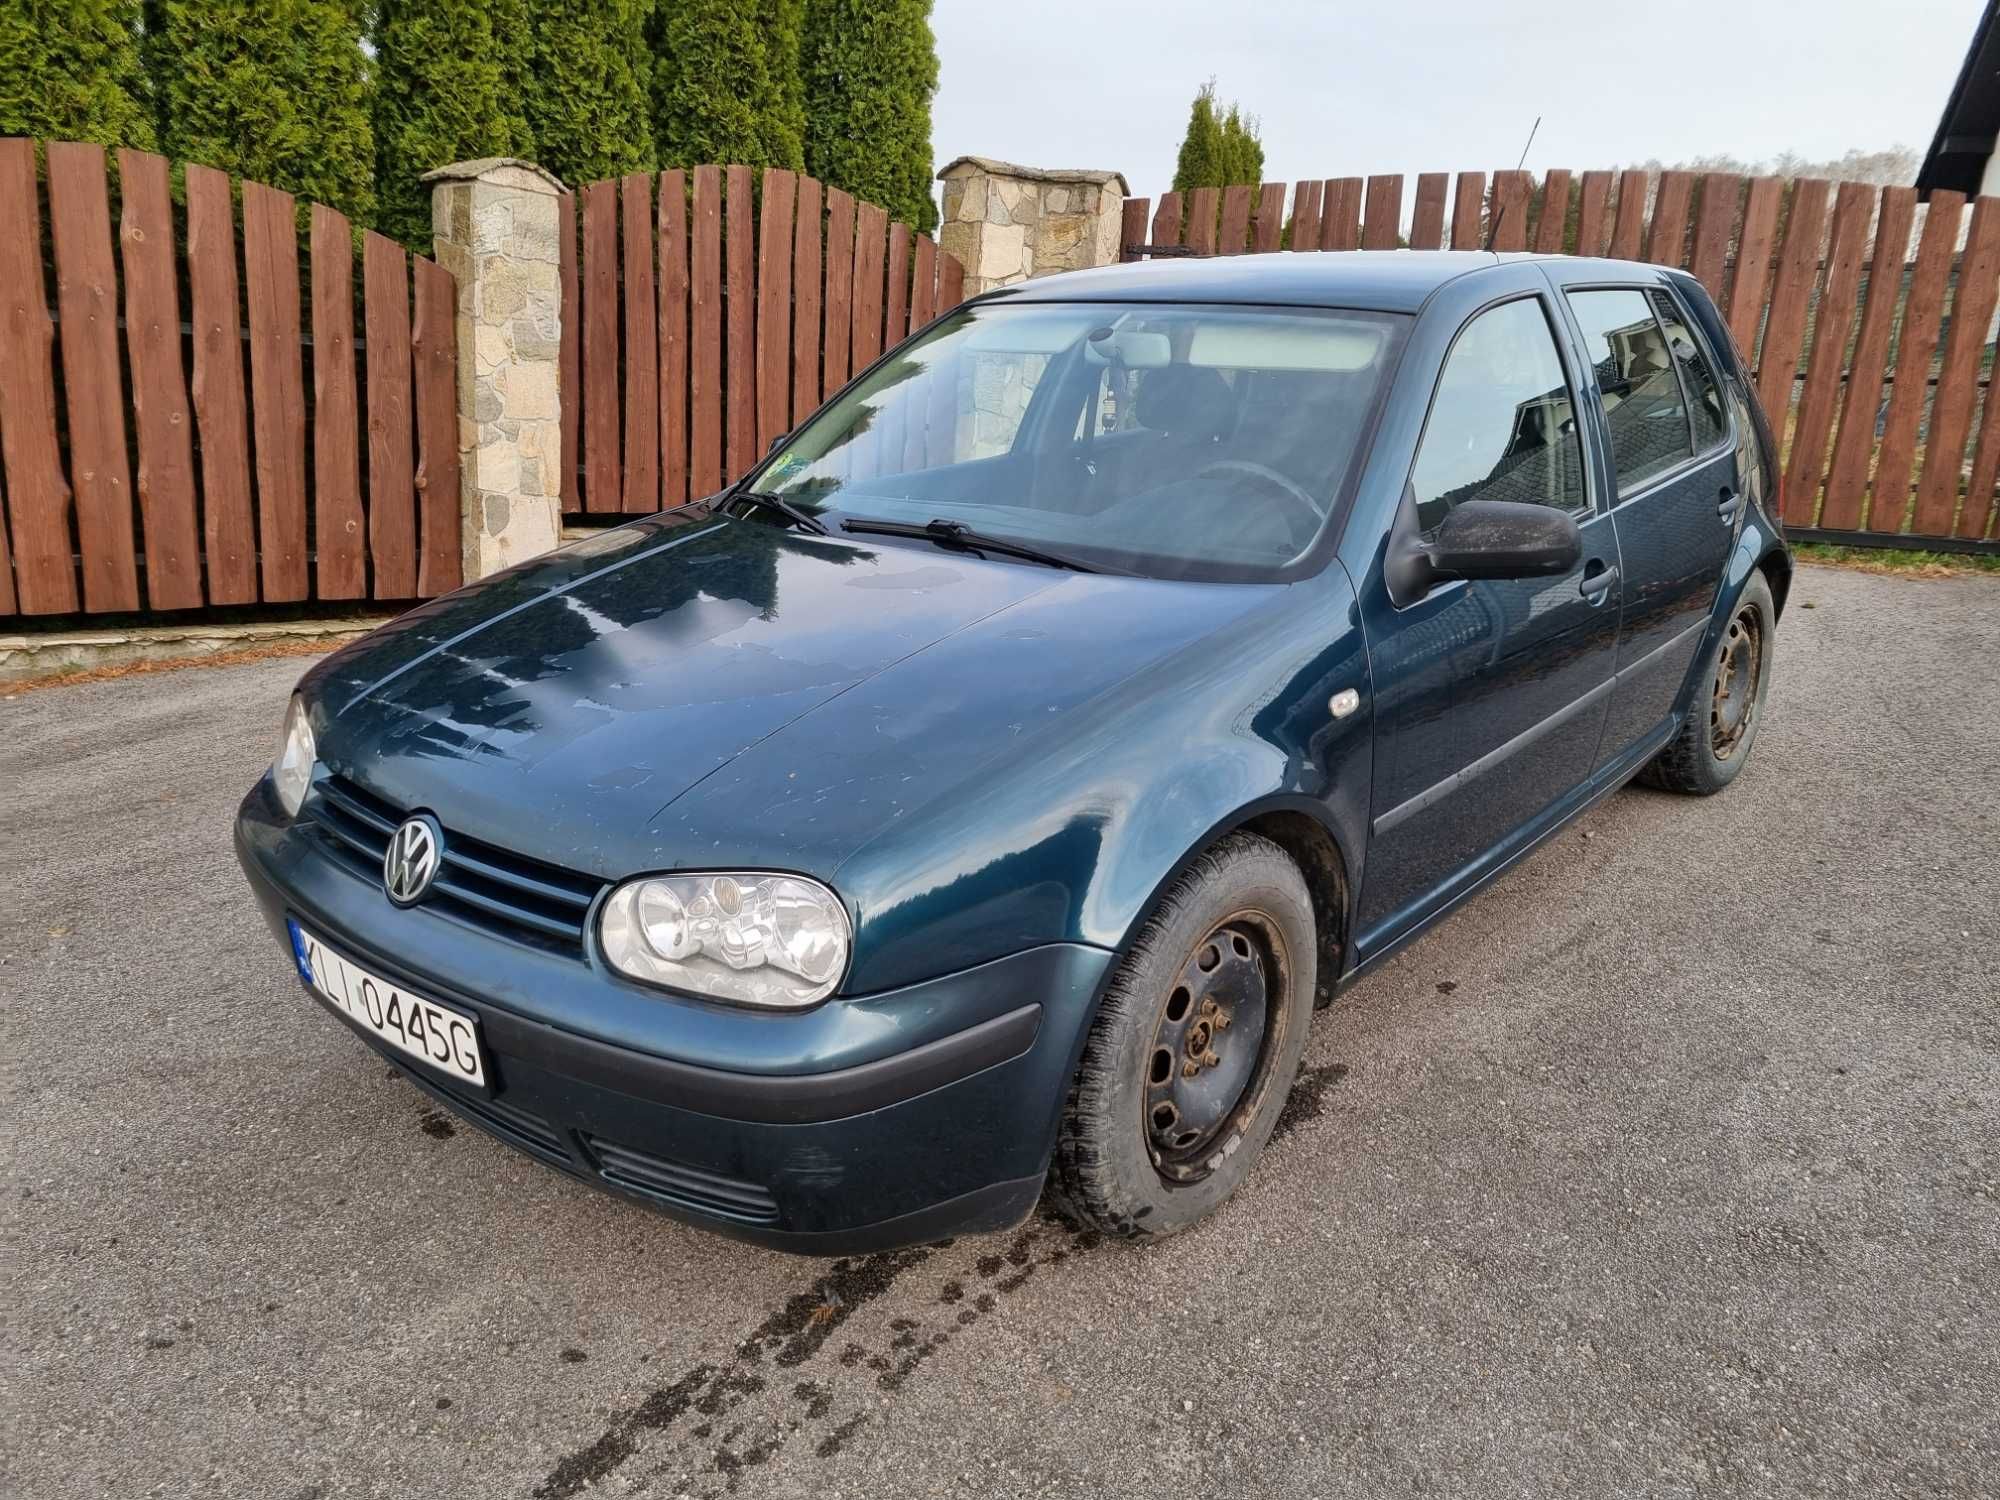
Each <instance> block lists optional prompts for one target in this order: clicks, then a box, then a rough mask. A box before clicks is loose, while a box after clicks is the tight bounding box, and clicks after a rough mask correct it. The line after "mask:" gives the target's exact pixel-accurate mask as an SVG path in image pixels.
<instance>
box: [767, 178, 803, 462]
mask: <svg viewBox="0 0 2000 1500" xmlns="http://www.w3.org/2000/svg"><path fill="white" fill-rule="evenodd" d="M798 206H799V179H798V174H797V173H794V172H789V171H787V170H785V169H784V168H782V167H767V168H765V170H764V201H763V204H762V205H761V208H762V214H763V218H762V221H761V223H760V224H759V225H758V229H757V457H758V458H762V457H763V456H764V454H765V453H767V452H768V451H769V450H770V447H771V440H772V439H773V438H775V437H777V436H778V435H779V434H781V433H783V432H787V431H789V430H790V428H791V425H792V258H793V244H792V241H793V238H794V235H795V234H796V232H797V229H798Z"/></svg>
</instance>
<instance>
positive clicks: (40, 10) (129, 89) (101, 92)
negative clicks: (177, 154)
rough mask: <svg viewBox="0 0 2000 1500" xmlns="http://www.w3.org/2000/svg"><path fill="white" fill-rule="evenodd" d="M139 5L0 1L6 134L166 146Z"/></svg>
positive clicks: (132, 0)
mask: <svg viewBox="0 0 2000 1500" xmlns="http://www.w3.org/2000/svg"><path fill="white" fill-rule="evenodd" d="M148 94H149V91H148V89H147V85H146V75H145V72H144V70H143V69H142V67H141V66H140V59H139V4H138V0H0V135H33V136H44V137H48V138H51V139H55V140H65V141H97V142H99V143H100V144H102V145H106V146H141V147H144V148H146V149H147V150H151V149H152V148H153V147H154V146H156V145H157V144H158V140H157V137H156V136H155V134H154V130H153V113H152V108H151V104H150V101H149V97H148Z"/></svg>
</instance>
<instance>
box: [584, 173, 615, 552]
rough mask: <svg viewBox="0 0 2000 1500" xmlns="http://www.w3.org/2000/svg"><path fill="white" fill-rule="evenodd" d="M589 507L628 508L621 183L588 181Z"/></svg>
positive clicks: (586, 499) (586, 488)
mask: <svg viewBox="0 0 2000 1500" xmlns="http://www.w3.org/2000/svg"><path fill="white" fill-rule="evenodd" d="M582 198H583V508H584V509H585V510H587V511H594V512H596V513H598V514H600V515H601V514H603V513H604V512H606V511H614V510H622V509H624V496H623V495H622V493H621V492H620V483H621V477H620V474H619V461H618V460H619V455H618V406H619V393H618V384H619V382H618V184H617V183H616V182H615V181H605V182H591V183H586V184H584V187H583V191H582Z"/></svg>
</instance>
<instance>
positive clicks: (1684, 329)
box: [1650, 288, 1729, 453]
mask: <svg viewBox="0 0 2000 1500" xmlns="http://www.w3.org/2000/svg"><path fill="white" fill-rule="evenodd" d="M1650 295H1651V297H1652V299H1653V311H1654V312H1655V313H1657V314H1659V318H1660V327H1662V328H1663V329H1665V330H1666V334H1667V352H1668V353H1669V354H1671V355H1673V357H1674V365H1675V367H1676V368H1677V369H1679V371H1680V372H1681V390H1682V392H1683V394H1685V395H1686V397H1687V403H1688V409H1689V411H1690V412H1692V413H1693V415H1694V451H1695V452H1697V453H1706V452H1708V450H1709V449H1711V448H1713V447H1714V446H1715V445H1716V444H1717V443H1719V442H1721V441H1722V438H1723V434H1724V433H1726V432H1727V431H1728V430H1729V424H1728V423H1726V422H1725V421H1723V419H1722V391H1721V389H1720V388H1719V387H1718V386H1717V385H1716V383H1715V372H1714V371H1713V370H1711V369H1709V367H1708V360H1707V359H1706V358H1705V357H1703V355H1702V352H1701V345H1699V344H1697V343H1696V342H1695V340H1694V334H1693V332H1692V331H1690V330H1689V328H1688V326H1687V319H1686V318H1685V317H1684V316H1682V314H1681V309H1680V304H1679V303H1677V302H1675V301H1674V299H1673V298H1672V297H1670V296H1668V295H1667V293H1666V291H1665V290H1664V289H1658V288H1656V289H1655V290H1654V291H1653V292H1652V293H1650Z"/></svg>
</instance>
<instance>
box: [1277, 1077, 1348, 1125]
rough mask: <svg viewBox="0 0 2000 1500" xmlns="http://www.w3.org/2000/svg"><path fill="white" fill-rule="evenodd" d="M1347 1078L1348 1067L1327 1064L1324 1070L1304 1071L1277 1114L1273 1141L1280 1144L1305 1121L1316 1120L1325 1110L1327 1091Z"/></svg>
mask: <svg viewBox="0 0 2000 1500" xmlns="http://www.w3.org/2000/svg"><path fill="white" fill-rule="evenodd" d="M1346 1076H1347V1064H1346V1063H1328V1064H1327V1065H1326V1066H1325V1067H1323V1068H1306V1069H1304V1070H1303V1071H1301V1072H1300V1074H1299V1081H1298V1082H1297V1083H1295V1084H1293V1085H1292V1092H1291V1094H1290V1096H1289V1097H1288V1098H1287V1099H1286V1100H1285V1107H1284V1108H1283V1109H1281V1110H1279V1111H1278V1123H1277V1124H1276V1125H1275V1126H1273V1127H1272V1130H1271V1139H1272V1140H1273V1141H1281V1140H1283V1139H1284V1138H1285V1137H1286V1136H1288V1135H1290V1134H1291V1133H1292V1132H1293V1131H1294V1130H1297V1129H1298V1128H1299V1127H1300V1126H1301V1125H1303V1124H1305V1123H1306V1121H1308V1120H1317V1119H1318V1118H1319V1117H1320V1115H1321V1114H1323V1113H1324V1112H1325V1110H1326V1095H1327V1091H1328V1090H1329V1089H1332V1088H1333V1087H1334V1086H1335V1085H1337V1084H1338V1083H1339V1082H1340V1080H1341V1079H1343V1078H1345V1077H1346Z"/></svg>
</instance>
